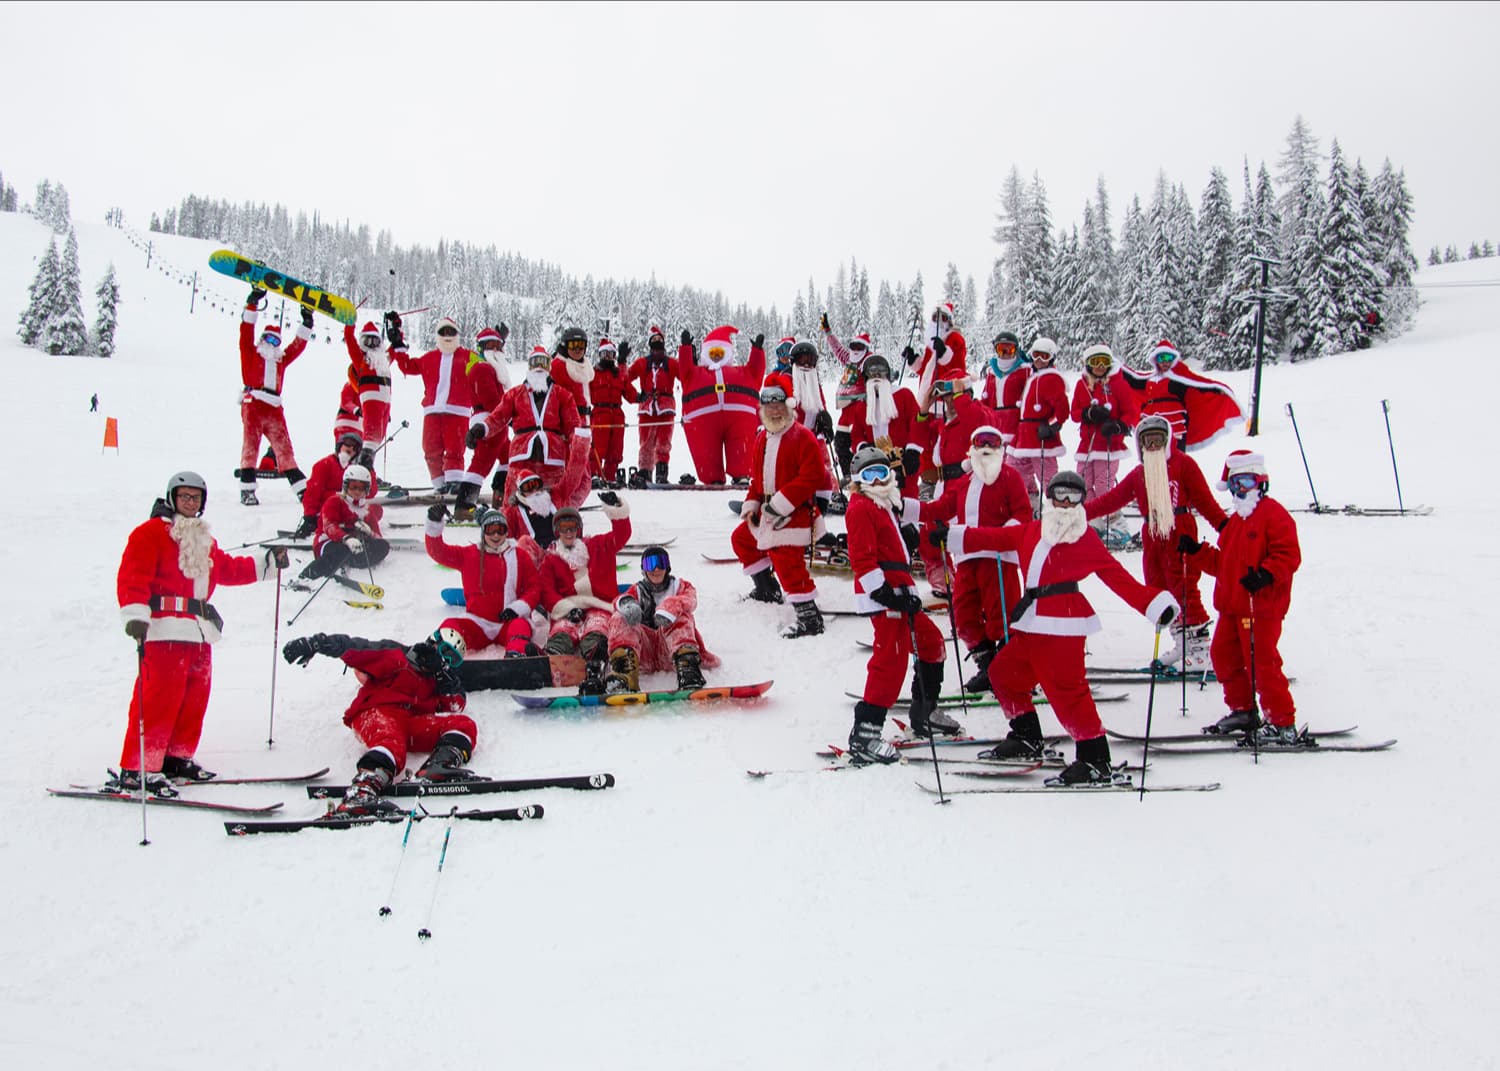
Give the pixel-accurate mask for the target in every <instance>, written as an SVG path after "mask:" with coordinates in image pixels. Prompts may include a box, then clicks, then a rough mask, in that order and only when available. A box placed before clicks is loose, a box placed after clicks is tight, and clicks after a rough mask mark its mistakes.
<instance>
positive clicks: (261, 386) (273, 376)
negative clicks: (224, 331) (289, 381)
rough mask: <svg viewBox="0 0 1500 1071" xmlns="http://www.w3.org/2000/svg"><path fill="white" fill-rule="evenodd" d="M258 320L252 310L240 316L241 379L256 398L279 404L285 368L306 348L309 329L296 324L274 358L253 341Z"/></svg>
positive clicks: (257, 315)
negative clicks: (268, 355)
mask: <svg viewBox="0 0 1500 1071" xmlns="http://www.w3.org/2000/svg"><path fill="white" fill-rule="evenodd" d="M259 319H260V313H259V312H257V311H256V310H255V309H246V310H245V312H244V315H243V316H241V317H240V382H241V383H243V384H244V385H245V392H246V393H247V394H249V395H250V397H252V398H254V399H255V400H256V401H258V402H265V403H266V404H267V405H275V406H280V405H281V384H282V380H283V378H284V377H285V376H286V370H287V368H288V367H289V366H290V365H291V363H292V362H293V361H295V360H296V359H297V358H298V357H301V356H302V351H303V350H305V349H307V340H308V339H310V338H312V331H311V330H310V329H308V328H306V327H302V326H300V325H299V326H298V328H297V337H296V338H294V339H292V341H291V342H290V343H289V344H288V345H286V346H284V347H281V348H278V349H277V351H276V358H275V359H274V360H273V359H271V358H268V357H267V356H266V355H265V354H264V353H262V352H261V349H260V346H259V345H257V344H256V341H255V333H256V332H255V327H256V321H257V320H259Z"/></svg>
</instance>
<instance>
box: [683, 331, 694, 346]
mask: <svg viewBox="0 0 1500 1071" xmlns="http://www.w3.org/2000/svg"><path fill="white" fill-rule="evenodd" d="M682 344H683V345H684V346H691V345H692V344H693V333H692V332H691V331H687V330H684V331H683V332H682Z"/></svg>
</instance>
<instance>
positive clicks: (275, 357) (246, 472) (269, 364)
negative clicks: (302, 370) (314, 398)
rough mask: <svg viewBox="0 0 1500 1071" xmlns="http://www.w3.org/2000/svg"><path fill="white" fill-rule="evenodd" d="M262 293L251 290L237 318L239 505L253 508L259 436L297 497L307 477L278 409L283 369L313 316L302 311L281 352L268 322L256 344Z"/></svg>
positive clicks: (298, 351)
mask: <svg viewBox="0 0 1500 1071" xmlns="http://www.w3.org/2000/svg"><path fill="white" fill-rule="evenodd" d="M265 296H266V292H265V291H264V290H262V289H261V288H260V287H258V286H257V287H253V288H251V290H250V297H249V298H248V300H246V302H245V312H244V315H243V316H241V318H240V377H241V378H240V382H242V383H243V384H244V385H245V386H244V392H243V393H242V394H241V396H240V423H241V424H242V425H243V428H244V436H243V438H242V441H241V443H240V467H239V472H238V475H239V478H240V505H242V506H258V505H260V500H259V499H258V498H256V496H255V468H256V463H255V459H256V455H258V454H259V453H260V441H261V439H262V438H264V439H265V440H266V441H267V442H269V443H270V444H271V449H273V450H275V451H276V457H277V458H278V459H279V460H280V464H281V474H282V475H283V476H285V477H286V479H287V483H288V484H290V485H291V488H292V490H293V491H294V492H295V493H296V495H297V497H298V498H299V499H300V498H301V497H302V491H303V489H304V488H305V487H306V486H307V477H306V476H304V475H303V473H302V470H301V469H299V468H298V467H297V457H296V455H295V454H294V453H293V452H292V437H291V434H290V433H289V432H288V431H287V429H286V411H285V410H284V409H283V408H282V405H281V390H282V386H283V381H284V379H285V377H286V370H287V368H288V367H290V365H291V363H292V362H293V361H295V360H296V359H297V358H298V357H300V356H302V351H303V350H305V349H307V342H308V339H310V338H312V325H313V313H312V310H311V309H307V308H304V309H302V310H301V311H302V326H301V327H299V328H297V337H296V338H295V339H293V340H292V343H291V345H289V346H287V347H286V349H285V350H283V349H282V347H281V328H279V327H277V326H275V325H274V324H267V325H266V326H265V327H264V328H263V329H262V330H261V332H260V340H259V342H257V341H256V335H255V329H256V324H257V322H258V321H259V319H260V303H261V299H263V298H264V297H265Z"/></svg>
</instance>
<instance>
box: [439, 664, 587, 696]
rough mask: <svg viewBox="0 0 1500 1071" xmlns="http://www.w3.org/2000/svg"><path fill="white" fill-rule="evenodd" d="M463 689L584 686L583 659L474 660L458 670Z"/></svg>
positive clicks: (473, 690)
mask: <svg viewBox="0 0 1500 1071" xmlns="http://www.w3.org/2000/svg"><path fill="white" fill-rule="evenodd" d="M458 676H459V679H460V680H462V681H463V682H464V688H466V689H467V690H468V691H471V692H480V691H484V690H486V689H489V688H505V689H526V688H573V687H576V686H577V685H579V684H582V683H583V659H581V658H579V657H578V656H577V655H539V656H537V657H535V658H474V659H467V660H465V661H464V662H463V664H462V665H460V666H459V667H458Z"/></svg>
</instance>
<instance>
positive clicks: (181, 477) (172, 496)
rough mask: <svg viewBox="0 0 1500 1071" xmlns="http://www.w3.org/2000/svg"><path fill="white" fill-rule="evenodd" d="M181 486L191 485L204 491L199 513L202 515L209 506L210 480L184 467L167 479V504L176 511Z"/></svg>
mask: <svg viewBox="0 0 1500 1071" xmlns="http://www.w3.org/2000/svg"><path fill="white" fill-rule="evenodd" d="M179 487H191V488H193V489H195V490H198V491H202V492H203V501H202V503H201V504H200V505H199V506H198V515H199V516H200V517H201V516H202V515H203V511H204V510H206V509H207V508H208V481H206V480H205V479H204V478H203V477H202V476H199V475H198V474H197V473H196V472H193V471H191V470H189V469H183V470H182V471H181V472H179V473H176V474H174V475H173V476H172V478H171V479H170V480H168V481H167V505H169V506H171V507H172V509H173V510H174V511H175V510H176V509H177V489H178V488H179Z"/></svg>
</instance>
